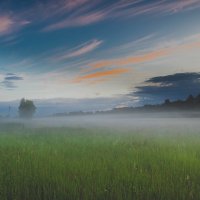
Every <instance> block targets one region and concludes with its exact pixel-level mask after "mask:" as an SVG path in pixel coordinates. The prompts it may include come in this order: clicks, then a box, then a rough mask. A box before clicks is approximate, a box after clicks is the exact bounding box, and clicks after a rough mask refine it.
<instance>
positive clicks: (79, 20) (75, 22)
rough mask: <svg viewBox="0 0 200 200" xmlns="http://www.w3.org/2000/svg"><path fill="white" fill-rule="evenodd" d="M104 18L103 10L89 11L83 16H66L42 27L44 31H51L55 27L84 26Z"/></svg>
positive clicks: (55, 28)
mask: <svg viewBox="0 0 200 200" xmlns="http://www.w3.org/2000/svg"><path fill="white" fill-rule="evenodd" d="M104 18H105V13H104V12H96V13H89V14H86V15H83V16H78V17H74V18H73V17H72V18H68V19H65V20H63V21H60V22H57V23H55V24H52V25H49V26H47V27H46V28H44V31H52V30H57V29H63V28H66V27H76V26H85V25H89V24H93V23H95V22H98V21H101V20H103V19H104Z"/></svg>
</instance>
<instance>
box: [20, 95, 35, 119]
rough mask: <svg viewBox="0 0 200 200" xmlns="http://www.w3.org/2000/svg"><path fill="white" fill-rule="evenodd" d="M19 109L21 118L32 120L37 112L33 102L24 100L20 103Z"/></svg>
mask: <svg viewBox="0 0 200 200" xmlns="http://www.w3.org/2000/svg"><path fill="white" fill-rule="evenodd" d="M18 109H19V116H20V117H21V118H32V117H33V115H34V113H35V111H36V107H35V105H34V103H33V101H30V100H26V99H24V98H23V99H22V100H21V101H20V105H19V108H18Z"/></svg>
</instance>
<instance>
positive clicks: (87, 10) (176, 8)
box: [0, 0, 200, 34]
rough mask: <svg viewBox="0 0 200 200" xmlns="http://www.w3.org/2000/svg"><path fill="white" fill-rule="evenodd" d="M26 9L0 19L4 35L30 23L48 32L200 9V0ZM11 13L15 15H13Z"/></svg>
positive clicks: (81, 0) (69, 2)
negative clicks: (105, 21) (139, 16)
mask: <svg viewBox="0 0 200 200" xmlns="http://www.w3.org/2000/svg"><path fill="white" fill-rule="evenodd" d="M27 5H28V6H27V7H26V9H20V10H12V8H9V9H8V10H7V13H12V15H11V16H7V15H6V16H2V15H1V16H0V34H6V33H10V31H11V30H16V29H20V28H21V27H23V26H24V25H26V24H38V23H43V30H44V31H54V30H58V29H64V28H68V27H76V26H85V25H90V24H94V23H97V22H100V21H103V20H106V19H115V18H120V19H121V18H130V17H135V16H138V15H149V14H153V15H160V14H162V15H163V14H174V13H177V12H181V11H185V10H191V9H196V8H198V7H200V1H199V0H181V1H180V0H174V1H168V0H162V1H145V0H116V1H112V2H109V3H108V2H106V4H105V1H104V0H98V1H92V0H57V1H56V4H55V1H54V0H49V1H35V2H34V1H33V2H31V3H29V4H27ZM10 11H11V12H10Z"/></svg>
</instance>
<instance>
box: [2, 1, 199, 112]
mask: <svg viewBox="0 0 200 200" xmlns="http://www.w3.org/2000/svg"><path fill="white" fill-rule="evenodd" d="M199 19H200V1H199V0H190V1H188V0H181V1H180V0H159V1H156V0H111V1H107V0H97V1H92V0H57V1H53V0H30V1H26V0H21V1H16V0H2V1H1V2H0V94H1V101H13V100H18V99H21V98H22V97H25V98H29V99H46V100H47V99H99V100H96V103H97V104H98V103H99V102H101V101H100V99H102V98H103V99H105V98H108V99H115V101H114V102H116V103H115V104H113V105H112V106H121V105H129V104H130V101H131V102H132V104H133V105H138V102H140V103H142V102H143V99H144V98H147V100H148V98H149V96H151V101H152V99H154V97H155V99H154V100H155V102H156V101H158V100H159V101H160V100H162V97H163V98H165V96H159V98H157V95H154V94H152V95H149V92H151V90H148V91H146V90H147V89H148V87H149V88H150V86H152V85H153V86H155V85H156V86H157V87H160V86H161V84H162V81H161V82H159V83H154V82H151V81H148V80H151V78H153V77H165V76H168V75H176V74H177V73H183V74H185V75H186V76H187V75H188V76H190V75H191V74H190V73H198V72H200V70H199V69H200V66H199V63H200V24H199ZM175 77H176V76H175ZM190 77H191V76H190ZM194 78H196V76H194ZM196 81H197V82H198V81H199V79H197V80H196ZM191 82H192V81H191ZM191 82H190V83H191ZM192 83H193V82H192ZM188 84H189V83H188ZM142 87H143V88H144V87H145V90H142V95H141V88H142ZM191 87H192V85H191ZM161 88H162V87H161ZM197 89H198V87H197ZM158 91H160V90H158ZM173 91H174V90H173ZM178 91H179V89H177V93H176V95H175V96H173V95H174V94H175V93H174V92H172V93H168V94H170V96H169V98H171V97H172V98H175V97H176V98H179V97H180V98H182V97H183V93H180V95H177V94H179V93H178ZM145 92H146V93H145ZM192 92H194V93H195V94H196V93H197V91H196V90H195V91H193V90H192ZM161 93H163V92H161ZM141 96H142V97H141ZM156 98H157V99H156ZM116 99H120V103H119V101H116ZM141 99H142V100H141ZM94 103H95V100H94ZM105 105H106V101H105ZM109 105H110V104H109ZM107 107H108V106H105V108H106V109H107Z"/></svg>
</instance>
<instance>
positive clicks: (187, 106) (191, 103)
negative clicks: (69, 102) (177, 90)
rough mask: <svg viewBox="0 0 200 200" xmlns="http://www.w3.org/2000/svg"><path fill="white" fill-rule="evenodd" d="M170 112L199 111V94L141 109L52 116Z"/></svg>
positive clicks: (167, 100)
mask: <svg viewBox="0 0 200 200" xmlns="http://www.w3.org/2000/svg"><path fill="white" fill-rule="evenodd" d="M170 111H172V112H173V111H176V112H177V111H178V112H181V111H183V112H185V111H197V112H198V111H200V94H199V95H198V96H195V97H194V96H192V95H189V96H188V97H187V98H186V99H185V100H176V101H171V100H170V99H166V100H165V101H164V102H163V103H161V104H156V105H144V106H142V107H122V108H114V109H112V110H110V111H96V112H83V111H80V112H70V113H57V114H55V115H54V116H68V115H74V116H76V115H91V114H117V113H141V112H170Z"/></svg>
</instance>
